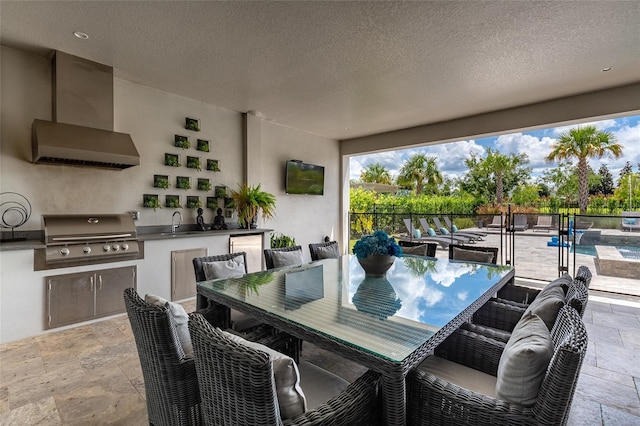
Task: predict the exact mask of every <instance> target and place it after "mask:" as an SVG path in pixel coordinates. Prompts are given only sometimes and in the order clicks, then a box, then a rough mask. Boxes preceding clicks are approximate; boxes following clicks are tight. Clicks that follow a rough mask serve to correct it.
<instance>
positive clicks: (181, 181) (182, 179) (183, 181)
mask: <svg viewBox="0 0 640 426" xmlns="http://www.w3.org/2000/svg"><path fill="white" fill-rule="evenodd" d="M176 188H178V189H191V178H190V177H189V176H177V177H176Z"/></svg>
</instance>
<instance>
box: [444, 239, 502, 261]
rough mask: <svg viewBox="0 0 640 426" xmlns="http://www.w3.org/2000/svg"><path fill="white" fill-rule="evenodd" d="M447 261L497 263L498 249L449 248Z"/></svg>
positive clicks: (455, 246) (478, 247)
mask: <svg viewBox="0 0 640 426" xmlns="http://www.w3.org/2000/svg"><path fill="white" fill-rule="evenodd" d="M449 259H451V260H463V261H468V262H479V263H493V264H494V265H496V264H497V263H498V247H480V246H460V245H456V244H451V245H450V246H449Z"/></svg>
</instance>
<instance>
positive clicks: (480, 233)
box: [443, 216, 487, 237]
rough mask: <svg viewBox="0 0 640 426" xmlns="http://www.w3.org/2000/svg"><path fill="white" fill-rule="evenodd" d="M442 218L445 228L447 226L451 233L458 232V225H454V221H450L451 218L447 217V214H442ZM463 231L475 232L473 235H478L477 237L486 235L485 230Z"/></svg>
mask: <svg viewBox="0 0 640 426" xmlns="http://www.w3.org/2000/svg"><path fill="white" fill-rule="evenodd" d="M443 219H444V223H446V224H447V228H449V229H450V230H451V232H452V233H455V232H460V231H458V227H457V226H456V225H455V223H453V222H451V219H449V216H443ZM463 232H466V233H468V234H475V235H478V236H479V237H486V236H487V233H486V232H480V231H467V230H466V229H465V230H464V231H463Z"/></svg>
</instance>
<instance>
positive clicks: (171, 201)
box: [164, 195, 182, 209]
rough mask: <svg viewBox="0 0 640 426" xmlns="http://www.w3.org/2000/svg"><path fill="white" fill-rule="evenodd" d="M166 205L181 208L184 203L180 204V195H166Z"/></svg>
mask: <svg viewBox="0 0 640 426" xmlns="http://www.w3.org/2000/svg"><path fill="white" fill-rule="evenodd" d="M164 205H165V206H167V207H168V208H171V209H181V208H182V205H181V204H180V196H179V195H167V196H166V197H165V201H164Z"/></svg>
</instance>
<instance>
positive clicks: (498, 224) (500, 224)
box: [487, 214, 506, 228]
mask: <svg viewBox="0 0 640 426" xmlns="http://www.w3.org/2000/svg"><path fill="white" fill-rule="evenodd" d="M505 218H506V216H503V215H501V214H500V215H495V216H493V221H492V222H491V223H489V224H488V225H487V228H504V222H505Z"/></svg>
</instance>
